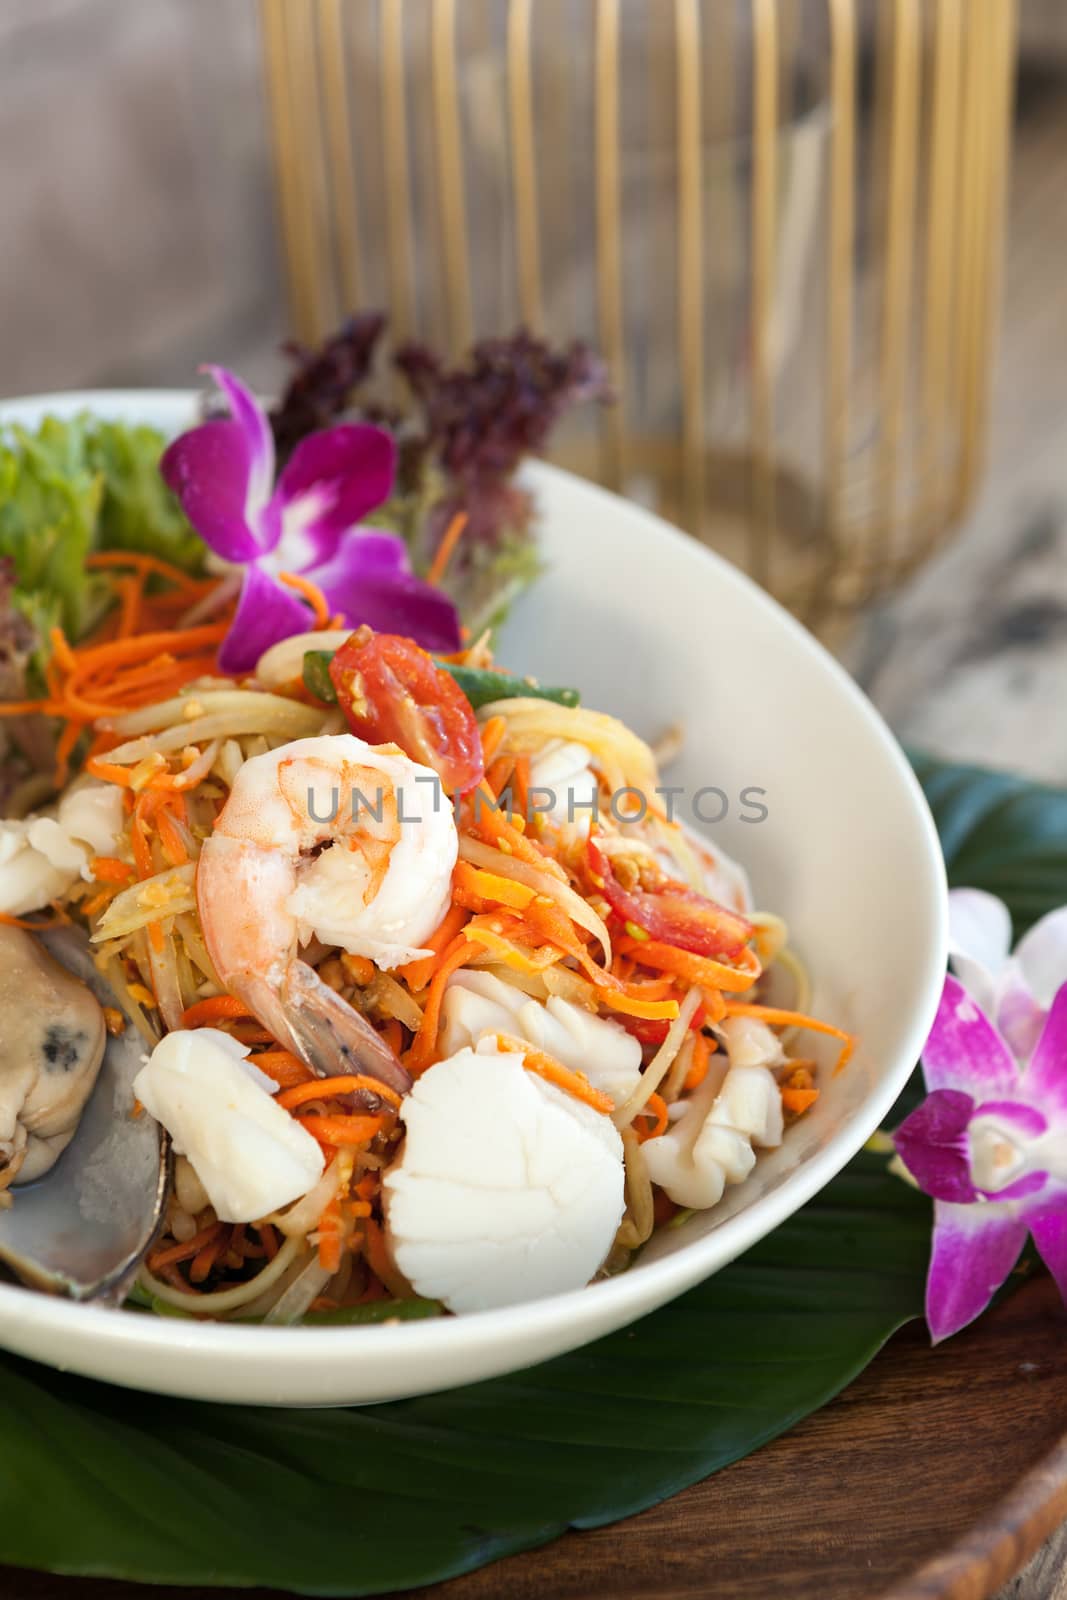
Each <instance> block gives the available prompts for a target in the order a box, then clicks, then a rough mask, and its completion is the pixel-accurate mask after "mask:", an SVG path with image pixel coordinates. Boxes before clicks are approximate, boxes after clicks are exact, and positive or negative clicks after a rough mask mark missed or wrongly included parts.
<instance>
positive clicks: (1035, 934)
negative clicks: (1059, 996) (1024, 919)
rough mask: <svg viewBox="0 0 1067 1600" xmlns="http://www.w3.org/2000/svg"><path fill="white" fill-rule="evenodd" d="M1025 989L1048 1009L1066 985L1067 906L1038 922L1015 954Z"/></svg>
mask: <svg viewBox="0 0 1067 1600" xmlns="http://www.w3.org/2000/svg"><path fill="white" fill-rule="evenodd" d="M1015 960H1016V961H1017V962H1018V964H1019V967H1020V969H1021V972H1022V976H1023V980H1024V982H1025V984H1026V987H1027V988H1028V989H1029V990H1030V992H1031V994H1032V995H1033V997H1034V999H1035V1000H1036V1001H1037V1002H1038V1004H1039V1005H1040V1006H1042V1007H1044V1008H1045V1010H1047V1009H1048V1007H1049V1006H1050V1005H1051V1004H1052V1001H1053V998H1054V996H1055V994H1056V991H1057V990H1058V989H1059V988H1061V987H1062V985H1063V984H1065V983H1067V906H1061V907H1060V909H1059V910H1058V911H1050V912H1049V914H1048V916H1047V917H1042V918H1041V920H1040V922H1035V923H1034V926H1033V927H1032V928H1031V929H1030V932H1029V933H1028V934H1026V935H1025V936H1024V937H1023V938H1022V939H1021V940H1020V941H1019V944H1018V946H1017V947H1016V951H1015Z"/></svg>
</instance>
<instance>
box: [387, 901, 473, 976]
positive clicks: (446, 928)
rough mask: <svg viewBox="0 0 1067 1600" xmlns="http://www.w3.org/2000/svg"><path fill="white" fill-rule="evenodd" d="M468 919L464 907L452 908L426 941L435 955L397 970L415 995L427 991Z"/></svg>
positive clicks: (422, 958)
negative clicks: (442, 957) (422, 990)
mask: <svg viewBox="0 0 1067 1600" xmlns="http://www.w3.org/2000/svg"><path fill="white" fill-rule="evenodd" d="M467 918H468V913H467V910H466V908H465V907H464V906H459V905H452V906H450V907H449V909H448V911H447V912H446V913H445V916H444V920H443V921H442V922H441V923H440V924H439V926H438V927H437V928H435V929H434V931H433V933H432V934H431V935H430V937H429V938H428V939H427V940H426V948H427V949H428V950H432V951H433V955H430V956H420V957H419V958H418V960H417V961H409V962H408V963H407V964H406V966H403V967H398V968H397V975H398V976H399V977H401V978H403V980H404V982H405V983H406V984H407V986H408V988H409V989H410V990H411V991H412V993H413V994H418V993H419V991H420V989H425V987H426V985H427V984H428V983H429V981H430V979H431V978H432V977H433V975H434V973H435V972H436V970H437V966H438V963H439V962H440V959H441V956H442V954H443V952H444V951H445V950H447V949H448V946H449V945H450V944H451V943H452V941H453V939H454V938H455V937H456V935H457V933H459V932H460V931H461V929H462V928H463V925H464V923H465V922H466V921H467Z"/></svg>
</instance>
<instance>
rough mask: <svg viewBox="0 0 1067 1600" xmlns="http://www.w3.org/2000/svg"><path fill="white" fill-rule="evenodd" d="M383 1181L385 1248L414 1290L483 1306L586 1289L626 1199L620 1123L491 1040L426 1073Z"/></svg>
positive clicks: (407, 1107) (463, 1307)
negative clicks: (399, 1148)
mask: <svg viewBox="0 0 1067 1600" xmlns="http://www.w3.org/2000/svg"><path fill="white" fill-rule="evenodd" d="M401 1115H402V1117H403V1120H404V1123H405V1126H406V1129H407V1136H406V1139H405V1142H404V1145H403V1148H402V1151H401V1154H400V1156H399V1158H398V1160H397V1161H396V1162H395V1163H394V1164H393V1166H392V1167H391V1168H390V1169H389V1171H388V1172H387V1174H386V1176H385V1180H384V1184H383V1199H384V1207H385V1218H386V1231H387V1240H388V1244H389V1247H390V1249H391V1251H392V1255H393V1260H394V1261H395V1263H396V1266H397V1268H398V1269H399V1271H400V1272H401V1273H403V1275H404V1276H405V1277H406V1278H407V1279H408V1281H409V1282H410V1283H411V1284H412V1286H413V1287H414V1288H415V1290H416V1291H417V1293H419V1294H422V1295H426V1296H428V1297H430V1298H432V1299H437V1300H441V1301H443V1302H444V1304H445V1305H446V1306H448V1307H449V1309H450V1310H452V1311H486V1310H489V1309H491V1308H492V1307H495V1306H507V1305H515V1304H517V1303H519V1302H520V1301H523V1300H536V1299H538V1298H540V1297H541V1296H543V1295H550V1294H561V1293H563V1292H564V1291H566V1290H568V1289H579V1288H581V1287H582V1286H583V1285H584V1284H587V1283H588V1282H589V1280H590V1279H591V1278H592V1277H593V1276H594V1275H595V1273H596V1272H597V1269H598V1268H599V1267H600V1266H601V1264H602V1263H603V1261H604V1258H605V1256H606V1255H607V1253H608V1251H609V1249H610V1248H611V1244H612V1241H613V1239H614V1237H615V1233H616V1230H617V1229H618V1226H619V1223H620V1221H621V1219H622V1214H623V1208H624V1203H625V1202H624V1194H623V1162H622V1153H623V1152H622V1141H621V1139H620V1138H619V1135H618V1133H617V1132H616V1130H615V1128H614V1126H613V1125H612V1122H611V1119H610V1118H609V1117H606V1116H604V1115H602V1114H601V1113H600V1112H599V1111H594V1110H593V1109H592V1108H591V1107H590V1106H587V1105H584V1104H583V1103H582V1102H581V1101H579V1100H576V1099H574V1097H573V1096H571V1095H568V1094H566V1093H564V1092H563V1091H562V1090H560V1089H557V1088H555V1087H554V1086H553V1085H552V1084H549V1083H546V1082H545V1081H544V1080H543V1079H541V1078H539V1077H537V1076H536V1075H535V1074H534V1073H531V1072H528V1071H526V1069H525V1068H524V1067H523V1065H522V1056H521V1055H520V1054H519V1053H518V1052H517V1051H516V1052H513V1053H508V1052H502V1051H500V1050H497V1049H495V1048H493V1047H491V1046H487V1045H482V1046H481V1047H480V1048H479V1049H478V1050H477V1051H475V1050H469V1049H464V1050H460V1051H459V1052H458V1053H457V1054H455V1055H453V1056H449V1057H448V1058H447V1059H446V1060H444V1061H439V1062H438V1063H437V1064H436V1066H433V1067H431V1068H430V1070H429V1071H428V1072H426V1073H424V1074H423V1076H422V1077H421V1078H420V1079H419V1080H418V1082H417V1083H416V1085H415V1087H414V1089H413V1090H412V1092H411V1094H410V1095H409V1096H408V1097H407V1099H406V1100H405V1101H404V1105H403V1109H402V1112H401Z"/></svg>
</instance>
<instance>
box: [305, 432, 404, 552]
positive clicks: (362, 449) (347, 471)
mask: <svg viewBox="0 0 1067 1600" xmlns="http://www.w3.org/2000/svg"><path fill="white" fill-rule="evenodd" d="M395 471H396V444H395V441H394V440H393V437H392V435H391V434H388V433H386V431H385V429H384V428H376V427H373V426H372V425H371V424H369V423H342V424H341V425H340V426H339V427H336V428H327V429H325V430H324V431H323V432H322V433H313V434H309V436H308V437H307V438H306V439H302V440H301V441H300V443H299V444H298V445H297V447H296V449H295V450H294V451H293V453H292V455H291V456H290V458H289V460H288V462H287V463H286V465H285V467H284V468H283V470H282V474H281V476H280V478H279V479H278V487H277V489H276V491H275V498H276V501H277V504H278V506H279V508H280V511H281V528H282V534H281V538H282V545H281V548H279V550H278V552H277V555H278V560H279V561H280V563H281V564H282V566H283V567H286V568H287V569H288V570H289V571H292V572H308V571H309V570H310V569H311V568H313V567H317V566H320V565H321V564H322V563H323V562H325V561H330V560H332V558H333V557H334V555H335V554H336V553H337V550H338V547H339V545H340V541H341V539H342V538H343V536H344V535H345V534H346V533H348V532H349V530H350V529H353V528H355V527H356V526H357V525H358V524H359V522H360V521H361V520H362V519H363V518H364V517H365V516H366V515H367V513H368V512H370V511H373V510H374V509H375V507H376V506H380V505H381V504H382V502H383V501H385V500H387V499H388V498H389V495H390V494H391V493H392V488H393V477H394V474H395Z"/></svg>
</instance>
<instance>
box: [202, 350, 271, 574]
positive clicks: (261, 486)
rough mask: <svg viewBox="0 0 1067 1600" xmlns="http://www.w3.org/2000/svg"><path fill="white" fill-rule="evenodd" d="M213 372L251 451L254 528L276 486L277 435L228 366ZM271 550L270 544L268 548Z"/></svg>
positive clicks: (248, 507) (249, 502) (248, 512)
mask: <svg viewBox="0 0 1067 1600" xmlns="http://www.w3.org/2000/svg"><path fill="white" fill-rule="evenodd" d="M203 370H204V371H205V372H210V374H211V376H212V377H213V378H214V380H215V382H216V383H217V384H218V386H219V388H220V389H221V390H222V392H223V394H224V395H225V396H226V399H227V401H228V402H229V407H230V416H231V418H232V419H233V421H234V422H235V423H236V424H237V426H238V427H239V428H240V430H241V432H242V434H243V435H244V439H245V446H246V449H247V451H248V485H247V491H246V493H247V499H246V503H245V516H246V518H247V520H248V522H249V523H250V524H251V526H252V527H255V526H256V523H257V521H258V519H259V518H260V516H261V515H262V514H263V512H264V511H265V510H266V508H267V504H268V502H269V500H270V497H271V492H272V490H273V487H274V435H273V434H272V433H271V430H270V420H269V418H268V416H267V413H266V412H265V411H264V409H263V407H262V406H261V405H260V403H259V401H258V400H257V399H256V397H255V395H254V394H252V393H251V391H250V390H248V389H246V388H245V386H244V384H243V383H242V382H241V380H240V378H236V377H234V375H233V373H232V372H228V371H227V370H226V368H225V367H210V366H209V367H205V368H203ZM267 548H268V549H269V548H270V547H269V545H268V546H267Z"/></svg>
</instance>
